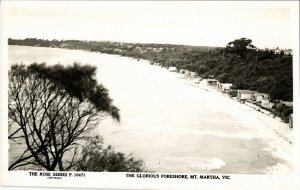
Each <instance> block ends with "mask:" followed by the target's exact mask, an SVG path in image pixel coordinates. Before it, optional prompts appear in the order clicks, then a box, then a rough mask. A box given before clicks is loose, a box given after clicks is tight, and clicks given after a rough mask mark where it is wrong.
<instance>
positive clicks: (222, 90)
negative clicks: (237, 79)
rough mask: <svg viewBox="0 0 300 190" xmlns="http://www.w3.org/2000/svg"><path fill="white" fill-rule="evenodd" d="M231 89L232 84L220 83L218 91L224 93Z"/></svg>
mask: <svg viewBox="0 0 300 190" xmlns="http://www.w3.org/2000/svg"><path fill="white" fill-rule="evenodd" d="M231 87H232V84H231V83H221V84H220V90H221V92H223V93H224V92H225V90H229V89H231Z"/></svg>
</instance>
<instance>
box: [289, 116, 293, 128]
mask: <svg viewBox="0 0 300 190" xmlns="http://www.w3.org/2000/svg"><path fill="white" fill-rule="evenodd" d="M289 127H290V128H293V114H291V115H290V117H289Z"/></svg>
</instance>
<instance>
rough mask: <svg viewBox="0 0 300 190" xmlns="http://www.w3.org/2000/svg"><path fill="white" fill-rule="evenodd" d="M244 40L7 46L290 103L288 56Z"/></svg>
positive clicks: (20, 42)
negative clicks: (79, 55) (103, 56)
mask: <svg viewBox="0 0 300 190" xmlns="http://www.w3.org/2000/svg"><path fill="white" fill-rule="evenodd" d="M247 40H248V39H245V38H242V39H239V40H235V41H233V42H230V43H228V45H227V46H226V47H204V46H185V45H171V44H140V43H121V42H98V41H78V40H60V41H58V40H51V41H49V40H41V39H35V38H27V39H25V40H15V39H9V40H8V44H9V45H23V46H38V47H58V48H67V49H80V50H86V51H94V52H101V53H108V54H118V55H122V56H127V57H133V58H137V59H140V58H141V59H147V60H150V61H151V62H155V63H158V64H160V65H161V66H163V67H170V66H176V67H177V69H188V70H190V71H194V72H197V73H198V75H199V76H200V77H202V78H208V77H211V76H214V77H215V78H216V79H218V80H219V81H220V82H226V83H232V84H233V85H234V87H235V88H237V89H250V90H255V91H259V92H264V93H268V94H270V96H271V99H273V100H283V101H293V67H292V66H293V64H292V61H293V57H292V55H285V54H284V53H283V52H281V53H280V54H275V52H274V51H271V50H257V49H256V48H255V46H253V45H252V44H251V42H252V41H251V40H250V41H247ZM235 43H236V44H235ZM238 43H241V44H242V43H246V44H242V45H241V44H238Z"/></svg>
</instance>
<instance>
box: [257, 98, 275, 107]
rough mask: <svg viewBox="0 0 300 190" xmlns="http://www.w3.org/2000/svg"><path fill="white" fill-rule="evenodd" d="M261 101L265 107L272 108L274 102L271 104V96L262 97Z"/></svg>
mask: <svg viewBox="0 0 300 190" xmlns="http://www.w3.org/2000/svg"><path fill="white" fill-rule="evenodd" d="M260 102H261V107H263V108H268V109H270V108H272V107H271V106H272V104H270V100H269V98H264V99H261V100H260Z"/></svg>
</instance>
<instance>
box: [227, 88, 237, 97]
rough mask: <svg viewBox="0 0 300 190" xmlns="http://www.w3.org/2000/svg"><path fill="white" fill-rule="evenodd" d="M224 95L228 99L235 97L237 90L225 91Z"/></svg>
mask: <svg viewBox="0 0 300 190" xmlns="http://www.w3.org/2000/svg"><path fill="white" fill-rule="evenodd" d="M225 93H226V94H228V95H229V96H230V97H237V90H235V89H228V90H225Z"/></svg>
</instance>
